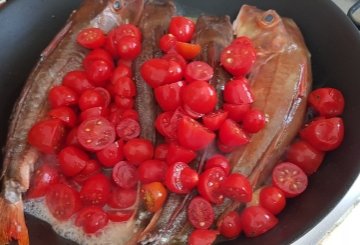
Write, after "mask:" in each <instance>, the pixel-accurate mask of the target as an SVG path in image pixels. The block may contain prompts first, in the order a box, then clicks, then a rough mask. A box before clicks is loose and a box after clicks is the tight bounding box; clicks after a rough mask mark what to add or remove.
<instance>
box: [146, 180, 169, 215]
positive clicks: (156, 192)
mask: <svg viewBox="0 0 360 245" xmlns="http://www.w3.org/2000/svg"><path fill="white" fill-rule="evenodd" d="M140 192H141V196H142V198H143V200H144V202H145V206H146V208H147V210H148V211H150V212H152V213H155V212H156V211H158V210H159V209H160V208H161V207H162V206H163V205H164V203H165V201H166V198H167V190H166V188H165V187H164V185H163V184H162V183H160V182H151V183H149V184H145V185H142V186H141V190H140Z"/></svg>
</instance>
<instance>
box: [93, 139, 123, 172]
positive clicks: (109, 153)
mask: <svg viewBox="0 0 360 245" xmlns="http://www.w3.org/2000/svg"><path fill="white" fill-rule="evenodd" d="M123 147H124V142H123V141H122V140H118V141H115V142H114V143H112V144H111V145H109V146H107V147H106V148H104V149H102V150H100V151H98V152H96V157H97V159H98V160H99V162H100V163H101V164H102V165H103V166H105V167H113V166H114V165H115V164H116V163H118V162H120V161H122V160H123V159H124V153H123Z"/></svg>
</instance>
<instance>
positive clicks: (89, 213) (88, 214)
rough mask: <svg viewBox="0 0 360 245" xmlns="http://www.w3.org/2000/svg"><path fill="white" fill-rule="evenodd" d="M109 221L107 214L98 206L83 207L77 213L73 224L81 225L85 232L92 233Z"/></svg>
mask: <svg viewBox="0 0 360 245" xmlns="http://www.w3.org/2000/svg"><path fill="white" fill-rule="evenodd" d="M108 222H109V217H108V216H107V214H106V213H105V212H104V211H103V210H102V209H101V208H99V207H93V206H90V207H85V208H83V209H82V210H80V212H79V213H78V215H77V217H76V220H75V225H76V226H82V228H83V230H84V232H85V233H87V234H94V233H96V232H97V231H99V230H101V229H102V228H104V227H105V226H106V225H107V224H108Z"/></svg>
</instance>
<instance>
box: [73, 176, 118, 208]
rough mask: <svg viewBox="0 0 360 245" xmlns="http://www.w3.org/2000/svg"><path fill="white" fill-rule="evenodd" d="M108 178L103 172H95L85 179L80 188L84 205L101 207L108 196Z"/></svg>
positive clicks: (109, 187)
mask: <svg viewBox="0 0 360 245" xmlns="http://www.w3.org/2000/svg"><path fill="white" fill-rule="evenodd" d="M110 190H111V185H110V180H109V179H108V178H107V177H106V176H105V175H104V174H96V175H94V176H91V177H90V178H89V179H87V180H86V181H85V183H84V185H83V186H82V188H81V190H80V199H81V201H82V203H83V204H84V205H92V206H99V207H102V206H104V205H105V204H106V202H107V200H108V199H109V197H110Z"/></svg>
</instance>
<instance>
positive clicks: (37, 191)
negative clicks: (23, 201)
mask: <svg viewBox="0 0 360 245" xmlns="http://www.w3.org/2000/svg"><path fill="white" fill-rule="evenodd" d="M59 179H60V178H59V170H58V169H56V168H55V167H53V166H51V165H50V164H47V163H44V164H42V165H41V166H40V167H39V168H38V169H36V171H35V173H34V176H33V177H32V180H31V184H30V189H29V190H28V192H27V195H26V197H27V198H30V199H32V198H38V197H42V196H44V195H45V194H46V193H47V191H48V190H49V188H51V187H52V186H53V185H55V184H57V183H58V182H59Z"/></svg>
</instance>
